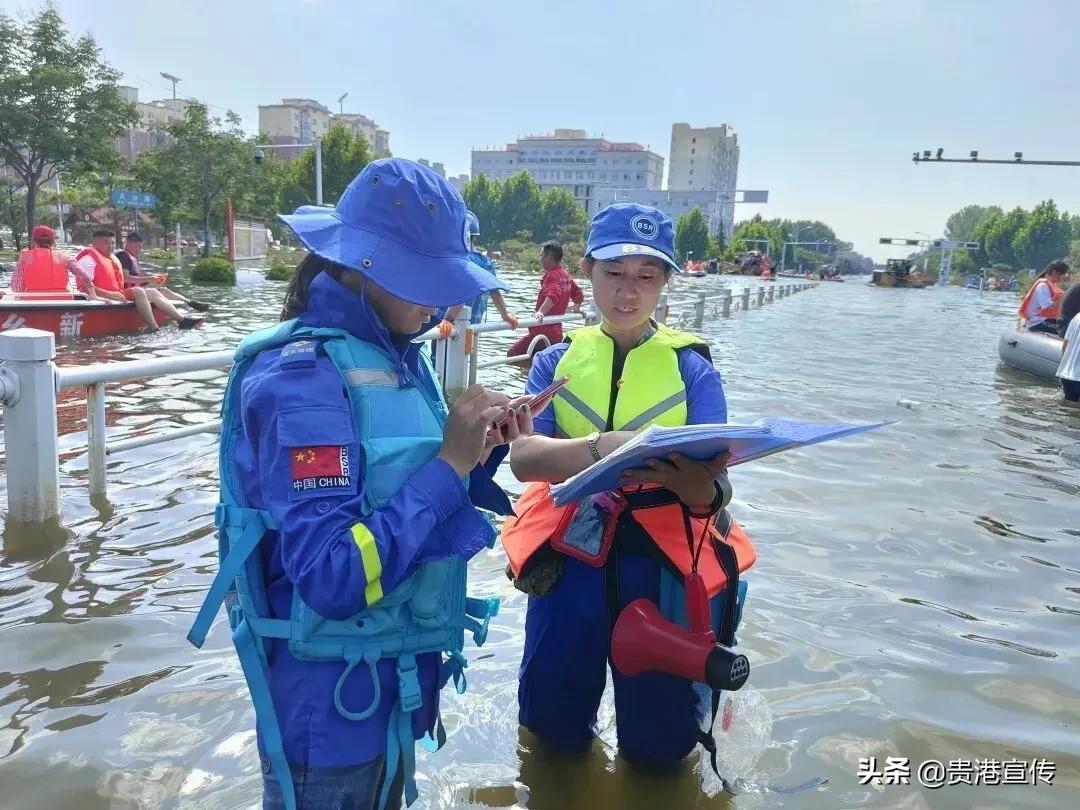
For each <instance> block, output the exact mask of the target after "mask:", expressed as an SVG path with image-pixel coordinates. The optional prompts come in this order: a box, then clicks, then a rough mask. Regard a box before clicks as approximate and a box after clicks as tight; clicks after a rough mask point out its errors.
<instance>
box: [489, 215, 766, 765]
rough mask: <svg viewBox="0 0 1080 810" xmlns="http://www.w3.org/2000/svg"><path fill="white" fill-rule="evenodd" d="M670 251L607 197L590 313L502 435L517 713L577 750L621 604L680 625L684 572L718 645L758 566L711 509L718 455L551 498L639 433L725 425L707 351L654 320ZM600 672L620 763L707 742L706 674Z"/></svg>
mask: <svg viewBox="0 0 1080 810" xmlns="http://www.w3.org/2000/svg"><path fill="white" fill-rule="evenodd" d="M674 257H675V248H674V228H673V226H672V223H671V219H670V218H669V217H667V216H666V215H665V214H664V213H663V212H661V211H659V210H657V209H655V208H650V207H647V206H643V205H636V204H630V203H617V204H615V205H612V206H609V207H607V208H605V209H603V210H602V211H600V212H599V213H598V214H596V215H595V216H594V217H593V220H592V223H591V225H590V229H589V237H588V244H587V248H586V255H585V258H584V259H583V261H582V271H583V272H584V273H585V274H587V275H588V276H589V278H590V280H591V281H592V292H593V301H594V304H595V306H596V308H597V309H598V310H599V312H600V314H601V316H602V318H603V320H602V322H601V323H600V324H598V325H595V326H585V327H582V328H579V329H575V330H573V331H571V332H570V333H569V334H568V335H567V336H566V340H565V341H564V342H562V343H559V344H556V345H554V346H551V347H550V348H548V349H545V350H544V351H542V352H540V353H539V354H537V356H536V357H535V359H534V361H533V364H532V369H531V371H530V373H529V379H528V382H527V383H526V387H525V391H526V393H527V394H534V395H535V394H536V393H538V392H540V391H543V390H544V389H545V388H546V387H548V386H549V385H550V384H551V383H552V381H553V380H561V379H562V378H564V377H565V378H568V380H569V381H568V382H567V383H566V385H565V387H564V388H562V389H561V391H560V392H559V393H558V394H557V395H556V396H555V398H554V400H553V402H552V404H551V405H549V406H547V407H546V408H544V409H543V410H542V411H541V412H540V413H539V414H535V415H534V421H533V434H532V435H531V436H523V437H521V438H520V439H518V441H517V442H516V443H515V444H514V447H513V450H512V451H511V458H510V463H511V468H512V469H513V472H514V475H515V476H516V477H517V478H518V480H520V481H526V482H532V483H530V485H529V487H528V489H526V491H525V492H524V494H523V495H522V496H521V498H519V499H518V501H517V504H516V505H515V509H514V511H515V514H514V515H512V516H510V517H508V518H507V520H506V522H505V523H504V524H503V530H502V543H503V548H504V549H505V550H506V554H507V557H508V560H509V564H510V565H509V573H510V574H511V575H512V577H513V579H514V583H515V586H516V587H517V588H518V589H519V590H522V591H524V592H525V593H527V594H529V604H528V610H527V614H526V618H525V649H524V654H523V656H522V662H521V668H520V671H519V684H518V705H519V721H520V722H521V725H522V726H524V727H525V728H527V729H528V730H529V731H531V732H532V733H533V734H535V735H537V736H538V737H539V738H540V739H541V740H543V741H544V742H545V743H547V744H548V745H550V746H553V747H554V748H556V749H560V750H563V751H571V752H574V751H584V750H586V749H587V748H588V747H589V746H590V745H591V743H592V740H593V737H594V736H595V721H596V712H597V709H598V707H599V705H600V699H601V697H602V695H603V693H604V689H605V685H606V681H607V672H608V664H609V661H610V660H611V659H610V656H611V654H612V631H613V628H614V627H615V626H616V624H617V622H618V619H619V617H620V615H621V614H622V612H623V610H624V609H625V608H626V607H627V606H628V605H629V604H630V603H631V602H633V601H634V600H637V599H648V600H650V601H652V602H654V603H655V604H656V606H657V608H658V609H659V611H660V613H661V614H662V615H663V616H664V618H666V619H667V620H668V621H671V622H674V623H676V624H680V625H682V626H683V627H686V626H687V625H686V622H687V616H686V614H685V612H683V611H684V608H685V605H686V591H685V587H684V583H685V582H686V580H685V577H687V576H688V575H689V574H690V572H691V571H692V570H697V571H698V572H700V574H701V576H702V579H703V580H704V587H705V591H706V596H707V598H708V599H709V601H710V607H711V609H712V611H713V613H712V615H713V617H714V619H713V624H714V630H716V631H717V633H718V635H719V638H720V641H721V643H723V644H724V645H726V646H728V647H730V646H732V644H733V639H734V632H735V629H736V626H737V624H738V619H737V611H736V608H739V609H741V606H742V601H743V599H742V597H741V596H737V595H738V594H740V593H741V591H742V589H743V588H744V587H745V585H744V583H742V582H741V581H740V577H739V572H740V571H745V570H746V569H747V568H749V567H750V566H751V565H752V564H753V562H754V559H755V553H754V549H753V546H752V545H751V543H750V541H749V539H748V538H747V537H746V535H745V534H744V533H743V531H742V529H741V527H739V525H738V524H737V523H735V522H734V521H732V520H731V519H730V516H728V514H727V512H726V511H725V510H724V508H723V507H724V505H725V504H726V502H727V500H728V499H729V498H730V489H727V488H726V486H725V485H726V481H727V479H726V476H725V475H724V472H725V465H726V462H727V457H726V455H721V456H717V457H715V458H712V459H708V460H706V461H695V460H692V459H689V458H686V457H684V456H681V455H679V454H672V455H671V456H670V457H668V458H663V459H654V460H650V462H649V466H648V467H647V468H642V469H637V470H631V471H628V472H627V473H626V474H624V478H623V481H622V486H621V487H620V488H619V489H618V490H616V491H614V492H609V493H603V494H601V495H594V496H590V497H589V498H586V499H583V500H582V501H581V502H580V503H578V504H567V505H565V506H556V505H555V503H554V500H553V499H552V497H551V491H550V485H549V482H557V481H564V480H566V479H567V478H569V477H571V476H573V475H576V474H577V473H579V472H581V471H582V470H584V469H585V468H587V467H589V466H591V465H592V464H594V463H596V462H598V461H600V460H601V459H602V458H604V457H605V456H608V455H610V454H611V453H613V452H614V451H615V450H617V449H618V448H619V447H621V446H622V445H623V444H624V443H625V442H626V441H628V440H629V439H630V438H631V437H632V436H634V435H635V432H636V431H637V430H639V429H641V428H644V427H647V426H650V425H660V426H663V427H678V426H682V425H689V424H705V423H723V422H726V421H727V405H726V401H725V398H724V389H723V385H722V383H721V379H720V374H719V372H718V371H717V370H716V369H715V368H714V367H713V364H712V360H711V357H710V354H709V348H708V346H707V345H706V344H705V343H704V342H703V341H702V340H701V339H699V338H697V337H695V336H693V335H690V334H687V333H685V332H679V331H676V330H674V329H671V328H669V327H667V326H665V325H664V324H658V323H657V322H656V321H654V320H653V319H652V314H653V312H654V311H655V310H656V306H657V303H658V301H659V299H660V294H661V293H662V292H663V290H664V287H665V285H666V284H667V282H668V279H669V277H670V275H671V273H672V272H679V268H678V265H677V264H676V261H675V258H674ZM717 617H719V618H717ZM724 617H728V618H724ZM612 679H613V683H614V687H615V711H616V722H617V728H618V738H619V750H620V753H621V754H622V755H623V756H624V757H626V758H628V759H629V760H631V761H633V762H638V763H648V764H652V765H659V766H672V765H675V764H677V763H678V762H680V761H681V760H682V759H683V758H685V757H686V756H687V755H688V754H689V753H690V752H691V751H692V750H693V748H694V747H695V745H697V744H698V742H702V743H704V742H705V736H706V735H705V730H706V728H711V721H712V719H713V715H714V714H715V708H714V707H715V706H716V704H715V703H714V702H713V701H714V698H715V697H716V696H717V695H716V693H713V691H712V690H711V689H710V688H709V687H707V686H706V685H705V684H704V683H698V682H696V681H690V680H687V678H685V677H680V676H678V675H675V674H672V672H669V671H664V672H655V671H652V672H642V673H640V674H636V675H626V674H623V673H622V672H620V671H619V670H618V668H616V667H615V665H614V664H613V665H612Z"/></svg>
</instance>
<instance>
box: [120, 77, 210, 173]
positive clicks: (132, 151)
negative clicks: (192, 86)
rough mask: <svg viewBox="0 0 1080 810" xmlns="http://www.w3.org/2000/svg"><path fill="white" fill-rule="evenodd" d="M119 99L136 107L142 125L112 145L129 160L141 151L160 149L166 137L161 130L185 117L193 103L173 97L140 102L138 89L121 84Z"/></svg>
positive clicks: (135, 125)
mask: <svg viewBox="0 0 1080 810" xmlns="http://www.w3.org/2000/svg"><path fill="white" fill-rule="evenodd" d="M116 89H117V91H118V92H119V94H120V97H121V98H122V99H124V101H127V102H128V103H130V104H134V105H135V110H136V111H137V112H138V114H139V122H138V123H137V124H132V125H131V126H130V127H128V130H127V132H126V133H125V134H123V135H121V136H120V137H119V138H117V139H116V140H115V141H114V142H113V143H114V145H115V146H116V149H117V151H119V152H120V154H121V155H123V156H124V158H125V159H127V160H128V161H133V160H135V158H137V157H138V156H139V154H140V153H141V152H145V151H146V150H147V149H151V148H153V147H157V146H161V145H162V144H163V143H164V142H165V136H164V135H163V134H162V133H161V132H159V131H157V130H158V128H160V127H162V126H164V125H165V124H168V123H169V122H171V121H176V120H178V119H180V118H183V117H184V113H185V112H186V111H187V108H188V107H189V106H190V105H191V104H192V102H191V101H190V100H188V99H186V98H170V99H162V100H160V101H149V102H142V101H139V91H138V89H137V88H135V87H128V86H125V85H120V86H118V87H117V88H116Z"/></svg>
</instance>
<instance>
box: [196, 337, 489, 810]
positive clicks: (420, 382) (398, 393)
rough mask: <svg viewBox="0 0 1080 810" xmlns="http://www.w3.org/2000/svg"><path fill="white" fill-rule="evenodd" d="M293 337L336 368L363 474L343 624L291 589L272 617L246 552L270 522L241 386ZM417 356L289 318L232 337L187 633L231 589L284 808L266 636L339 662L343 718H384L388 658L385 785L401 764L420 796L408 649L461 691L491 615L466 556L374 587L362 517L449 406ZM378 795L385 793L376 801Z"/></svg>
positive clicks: (419, 699)
mask: <svg viewBox="0 0 1080 810" xmlns="http://www.w3.org/2000/svg"><path fill="white" fill-rule="evenodd" d="M300 339H307V340H311V339H316V340H318V341H320V344H321V346H322V349H323V351H325V353H326V355H327V356H328V357H329V358H330V359H331V361H332V362H333V363H334V366H335V368H336V369H337V371H338V373H340V374H341V377H342V380H343V381H344V382H345V383H346V391H347V395H348V399H349V404H350V409H351V411H352V415H353V419H354V421H355V422H356V424H357V425H358V427H359V433H360V444H361V447H362V450H363V452H362V453H361V464H362V465H363V467H362V469H361V470H360V474H361V475H362V477H363V480H364V485H365V486H364V491H365V497H364V507H363V509H362V510H361V519H360V521H359V522H357V523H356V524H354V525H353V526H352V528H351V535H352V539H353V541H354V542H355V543H356V546H357V551H358V553H359V554H360V557H361V560H362V561H363V565H364V573H365V577H366V580H367V583H366V587H365V598H366V600H367V603H368V605H369V607H368V608H367V609H365V610H362V611H361V612H360V613H358V614H356V615H355V616H352V617H349V618H348V619H346V620H341V621H335V620H330V619H327V618H325V617H323V616H321V615H319V614H318V613H316V612H315V611H314V610H312V609H311V607H310V606H309V605H307V604H306V603H305V602H304V601H303V599H302V598H301V597H300V595H299V593H298V591H296V590H295V589H294V591H293V601H292V608H291V611H290V617H289V619H288V620H282V619H274V618H272V617H271V616H270V608H269V600H268V598H267V593H266V582H265V572H264V571H263V569H262V566H261V561H260V555H258V554H254V553H253V552H254V550H255V549H256V548H257V547H258V546H259V544H260V543H261V541H262V539H264V537H265V536H266V532H267V530H269V529H275V528H276V527H274V525H273V521H272V519H271V518H270V516H269V514H268V513H267V512H265V511H261V510H258V509H254V508H251V507H250V504H248V503H247V502H246V498H245V495H244V488H243V486H242V483H241V477H240V472H239V470H238V468H237V467H236V463H235V458H236V443H237V441H238V440H239V438H240V436H241V435H242V425H241V422H240V420H241V416H242V410H241V403H240V391H241V383H242V381H243V378H244V376H245V374H246V373H247V371H248V369H249V368H250V367H251V364H252V362H253V361H254V359H255V358H256V357H257V356H258V355H259V354H260V353H261V352H263V351H267V350H270V349H274V348H280V347H282V346H285V345H286V344H288V343H292V342H294V341H297V340H300ZM420 356H421V366H420V373H419V375H412V374H410V373H408V372H403V371H399V369H398V368H397V365H396V364H395V362H394V361H393V360H391V358H390V357H389V356H388V355H387V354H386V353H385V352H384V351H383V350H381V349H380V348H378V347H376V346H374V345H373V344H370V343H366V342H364V341H361V340H359V339H357V338H355V337H353V336H352V335H350V334H348V333H347V332H343V331H340V330H336V329H309V328H305V327H301V326H299V324H298V322H297V321H295V320H294V321H287V322H285V323H282V324H279V325H277V326H274V327H271V328H269V329H265V330H262V331H260V332H256V333H254V334H253V335H249V336H248V338H246V339H245V340H244V341H243V342H242V343H241V344H240V347H239V349H238V350H237V354H236V363H235V365H234V366H233V368H232V371H231V372H230V375H229V382H228V384H227V386H226V391H225V398H224V401H223V404H222V433H221V446H220V456H219V458H220V465H221V482H222V490H221V497H222V503H221V504H220V505H219V506H218V510H217V520H216V523H217V525H218V529H219V556H220V558H221V560H220V570H219V572H218V576H217V577H216V578H215V580H214V583H213V584H212V585H211V589H210V593H209V595H208V596H207V600H206V602H204V604H203V606H202V608H200V610H199V614H198V616H197V617H196V620H195V622H194V624H193V625H192V629H191V632H189V634H188V639H189V640H190V641H191V642H192V643H193V644H195V645H196V646H201V644H202V642H203V640H204V639H205V638H206V634H207V632H208V630H209V627H210V624H211V623H212V621H213V618H214V615H215V614H216V612H217V610H218V608H219V607H220V606H221V604H222V602H223V601H226V602H227V601H229V595H230V594H233V595H235V602H236V605H235V607H233V608H232V609H231V611H230V624H232V626H233V628H234V636H233V637H234V642H235V643H236V649H237V654H238V656H239V657H240V659H241V664H242V666H243V671H244V675H245V677H246V678H247V681H248V685H249V688H250V691H251V694H252V699H253V702H254V704H255V712H256V718H257V723H258V727H259V729H260V732H261V733H262V738H263V742H264V744H265V746H266V749H267V751H266V754H267V757H268V758H269V759H270V760H271V762H272V773H273V774H274V775H275V776H276V777H277V778H278V779H279V781H280V782H281V784H282V791H283V794H284V796H285V805H286V808H289V809H290V810H291V809H292V808H295V807H296V799H295V793H294V790H293V785H292V780H291V776H290V774H289V769H288V767H287V766H286V764H285V760H284V751H283V749H282V741H281V735H280V729H279V728H278V726H277V719H276V716H277V713H276V711H275V708H274V706H273V705H271V700H270V693H269V688H268V686H267V677H266V666H267V657H266V656H267V652H268V650H267V643H268V639H273V638H279V639H284V640H287V641H288V643H289V650H288V654H290V655H292V656H293V657H295V658H297V659H299V660H301V661H339V662H344V663H345V666H344V668H343V670H344V671H343V672H342V674H341V676H340V677H339V679H338V681H337V684H336V686H335V688H334V690H333V693H332V694H328V695H327V696H326V699H327V701H329V702H333V704H334V706H335V708H336V709H337V711H338V713H339V714H340V715H341V716H342V717H344V718H345V719H348V720H357V721H361V720H366V719H368V718H370V717H373V716H379V717H385V713H379V714H376V712H377V710H378V709H379V706H380V704H381V703H382V698H381V696H380V691H379V675H378V671H377V669H376V665H377V664H378V662H379V661H380V660H382V659H384V658H391V659H396V660H397V675H398V692H397V697H396V700H395V702H394V704H393V706H391V707H390V710H389V714H390V716H391V717H393V718H397V719H396V720H395V721H392V722H391V723H390V726H389V728H388V730H387V748H386V762H387V766H386V767H387V775H386V781H387V783H388V784H389V783H392V782H393V778H394V773H395V772H396V769H397V768H398V767H401V768H402V769H403V770H404V772H405V773H404V784H405V796H406V800H407V801H408V802H409V803H411V802H412V801H413V800H415V798H416V795H417V794H416V784H415V779H414V777H413V755H412V750H413V745H414V740H413V739H412V721H411V717H412V712H413V711H415V710H416V709H418V708H420V706H421V705H422V703H423V696H422V693H421V690H420V684H419V680H418V678H417V668H416V656H417V655H419V654H422V653H431V652H441V653H445V654H446V655H447V659H446V661H445V662H444V663H443V665H442V671H441V673H440V679H439V684H440V686H441V685H445V684H446V683H447V682H448V681H449V680H450V679H451V678H452V679H453V680H454V683H455V685H457V687H458V689H459V691H464V686H465V682H464V675H463V670H464V667H465V665H466V661H465V658H464V656H463V655H462V654H461V650H462V648H463V646H464V634H465V631H466V630H469V631H471V632H472V635H473V640H474V641H475V642H476V643H477V644H478V645H479V644H482V643H483V641H484V639H485V638H486V635H487V627H488V622H489V621H490V619H491V618H492V617H493V616H495V615H496V614H497V613H498V600H497V599H471V598H466V596H465V582H466V574H465V562H464V561H463V560H462V559H461V558H460V557H457V556H452V557H450V558H448V559H444V560H436V561H433V562H428V563H423V564H421V565H419V566H418V567H417V569H416V571H415V573H413V574H412V575H411V576H409V577H408V578H407V579H405V580H404V581H403V582H401V583H400V584H399V585H398V586H397V587H396V588H395V589H394V590H393V591H391V592H390V593H388V594H383V592H382V582H381V575H382V562H381V560H380V559H379V555H378V548H377V546H376V544H375V538H374V536H373V535H372V533H371V531H370V530H369V529H368V528H367V527H366V526H365V525H364V517H365V516H366V515H367V514H370V513H371V512H372V511H374V510H375V509H377V508H378V507H379V506H380V505H381V503H382V502H383V501H384V500H385V499H387V498H389V497H390V496H391V495H393V494H394V493H395V492H397V491H398V490H399V489H400V488H401V487H402V486H403V485H404V483H405V481H407V480H408V478H409V477H410V476H411V475H412V474H413V473H414V472H415V471H416V470H417V469H418V468H419V466H420V465H422V464H424V463H426V462H427V461H429V460H430V459H431V458H433V457H434V456H435V454H436V453H437V452H438V448H439V446H440V444H441V441H442V428H443V424H444V422H445V419H446V405H445V403H444V402H443V399H442V394H441V391H440V390H439V387H438V385H437V383H436V382H435V378H434V372H433V371H432V370H431V367H430V365H429V364H427V362H426V358H425V357H424V355H423V354H421V355H420ZM399 373H400V374H401V375H402V376H403V377H404V379H402V378H401V377H399ZM492 534H494V530H492ZM234 552H235V553H234ZM223 577H224V578H225V581H222V578H223ZM357 667H360V668H361V669H360V673H357V674H355V675H353V671H354V669H356V668H357ZM363 672H366V673H368V674H367V675H366V677H370V678H371V679H372V681H373V683H374V684H375V691H374V697H373V700H372V703H371V705H370V706H367V707H362V706H359V707H358V706H345V705H343V703H342V686H343V683H344V682H345V680H346V679H347V678H348V677H350V676H352V677H365V675H362V674H361V673H363ZM433 736H434V735H433ZM439 736H440V737H441V735H439ZM386 800H387V797H386V795H385V791H384V795H383V797H381V801H380V807H382V806H384V805H385V802H386Z"/></svg>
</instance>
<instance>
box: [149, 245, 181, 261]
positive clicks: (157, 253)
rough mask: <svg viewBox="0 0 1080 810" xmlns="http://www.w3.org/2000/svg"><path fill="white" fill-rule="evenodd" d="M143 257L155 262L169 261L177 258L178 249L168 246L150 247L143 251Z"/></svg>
mask: <svg viewBox="0 0 1080 810" xmlns="http://www.w3.org/2000/svg"><path fill="white" fill-rule="evenodd" d="M142 258H144V259H149V260H150V261H154V262H167V261H169V260H170V259H175V258H176V251H175V250H169V249H167V248H150V249H149V250H144V251H143V252H142Z"/></svg>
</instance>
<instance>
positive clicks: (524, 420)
mask: <svg viewBox="0 0 1080 810" xmlns="http://www.w3.org/2000/svg"><path fill="white" fill-rule="evenodd" d="M531 399H532V396H531V395H528V394H526V395H525V396H523V397H518V398H517V399H512V400H510V412H509V413H510V419H509V420H508V421H507V422H506V424H505V425H503V426H502V427H497V426H494V425H493V426H492V427H491V428H490V429H489V430H488V432H487V439H486V440H485V441H484V452H483V453H482V454H481V455H480V463H481V464H486V463H487V460H488V457H489V456H490V455H491V451H492V450H494V449H495V448H496V447H498V446H499V445H502V444H510V443H511V442H513V441H515V440H516V439H520V438H521V437H522V436H529V435H531V434H532V432H533V419H532V411H531V410H530V409H529V400H531Z"/></svg>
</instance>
